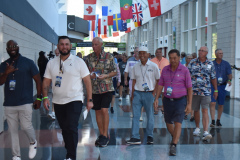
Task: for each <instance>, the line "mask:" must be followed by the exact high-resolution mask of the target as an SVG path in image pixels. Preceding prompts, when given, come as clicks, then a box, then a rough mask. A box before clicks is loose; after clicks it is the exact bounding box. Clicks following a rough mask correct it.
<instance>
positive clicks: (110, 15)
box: [108, 6, 113, 26]
mask: <svg viewBox="0 0 240 160" xmlns="http://www.w3.org/2000/svg"><path fill="white" fill-rule="evenodd" d="M108 25H109V26H112V25H113V10H112V7H110V6H108Z"/></svg>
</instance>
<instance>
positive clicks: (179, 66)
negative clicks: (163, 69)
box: [167, 62, 183, 72]
mask: <svg viewBox="0 0 240 160" xmlns="http://www.w3.org/2000/svg"><path fill="white" fill-rule="evenodd" d="M167 69H168V70H170V71H172V70H171V64H169V65H168V66H167ZM182 69H183V65H182V64H181V63H180V62H179V64H178V67H177V69H176V70H175V72H176V71H181V70H182Z"/></svg>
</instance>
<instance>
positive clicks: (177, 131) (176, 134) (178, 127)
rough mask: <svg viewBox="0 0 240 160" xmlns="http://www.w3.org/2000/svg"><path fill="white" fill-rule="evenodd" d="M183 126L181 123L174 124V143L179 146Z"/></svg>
mask: <svg viewBox="0 0 240 160" xmlns="http://www.w3.org/2000/svg"><path fill="white" fill-rule="evenodd" d="M181 128H182V124H181V123H179V122H174V133H173V140H172V143H174V144H177V143H178V140H179V138H180V135H181Z"/></svg>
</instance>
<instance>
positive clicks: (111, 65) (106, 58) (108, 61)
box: [86, 51, 117, 94]
mask: <svg viewBox="0 0 240 160" xmlns="http://www.w3.org/2000/svg"><path fill="white" fill-rule="evenodd" d="M86 64H87V66H88V69H89V71H90V72H91V73H92V72H97V73H98V74H109V73H111V72H117V66H116V63H115V61H114V57H113V56H112V55H111V54H110V53H105V52H104V51H102V53H100V57H99V59H98V56H97V55H96V53H94V52H93V53H91V54H89V55H88V56H87V58H86ZM92 86H93V94H102V93H106V92H111V91H114V87H113V81H112V78H111V77H109V78H105V79H103V80H99V79H98V78H96V79H92Z"/></svg>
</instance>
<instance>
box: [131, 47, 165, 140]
mask: <svg viewBox="0 0 240 160" xmlns="http://www.w3.org/2000/svg"><path fill="white" fill-rule="evenodd" d="M139 58H140V62H138V63H137V64H135V65H134V67H133V70H132V72H131V75H130V78H131V79H132V80H133V82H132V92H133V94H132V97H131V100H132V106H133V119H132V136H131V139H130V140H128V141H127V143H128V144H141V140H140V135H139V118H140V115H141V108H142V106H143V107H144V109H145V111H146V114H147V127H146V134H147V144H153V128H154V114H153V113H154V111H153V101H154V97H155V93H156V91H155V90H154V88H156V85H157V82H158V80H159V78H160V72H159V69H158V66H157V65H156V64H155V63H153V62H151V61H150V60H148V48H147V47H144V46H142V47H140V48H139Z"/></svg>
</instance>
